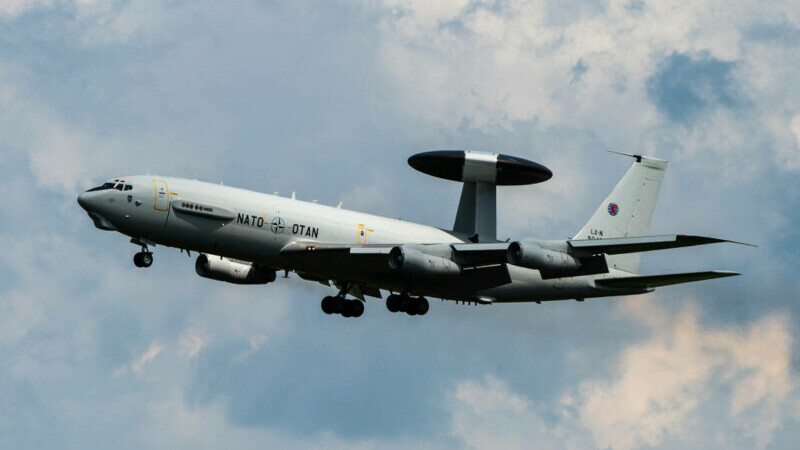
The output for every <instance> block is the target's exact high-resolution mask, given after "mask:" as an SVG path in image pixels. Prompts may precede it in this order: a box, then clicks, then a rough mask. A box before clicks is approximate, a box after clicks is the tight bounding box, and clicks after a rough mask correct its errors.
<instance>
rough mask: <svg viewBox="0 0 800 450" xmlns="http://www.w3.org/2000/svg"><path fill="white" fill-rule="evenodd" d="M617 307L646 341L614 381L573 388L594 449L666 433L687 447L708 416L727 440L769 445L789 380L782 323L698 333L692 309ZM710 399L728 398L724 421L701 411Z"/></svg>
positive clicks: (769, 320) (646, 441)
mask: <svg viewBox="0 0 800 450" xmlns="http://www.w3.org/2000/svg"><path fill="white" fill-rule="evenodd" d="M625 309H626V311H627V312H628V313H629V314H630V315H631V317H632V318H633V319H635V320H641V321H643V322H644V323H646V324H647V325H648V326H650V327H651V330H652V333H653V336H652V338H651V339H650V340H648V341H647V342H644V343H640V344H634V345H631V346H629V347H628V348H626V349H625V350H624V351H623V352H622V354H621V356H620V359H619V367H618V369H617V370H618V373H619V375H618V376H617V377H615V378H612V379H610V380H609V379H600V380H588V381H585V382H583V383H581V385H580V387H579V401H578V404H579V406H578V411H579V417H580V420H581V423H582V424H584V425H585V426H586V427H587V428H588V429H590V430H591V432H592V435H593V436H594V439H595V442H596V443H597V445H598V446H600V447H614V448H621V449H627V448H636V447H642V446H657V445H660V444H663V443H664V442H665V439H666V438H667V437H668V436H669V438H670V439H678V441H679V442H680V441H683V440H685V442H693V440H694V439H697V438H698V436H693V435H692V433H693V432H694V430H696V429H698V428H700V429H706V428H707V427H709V426H712V425H711V423H708V422H707V423H705V424H704V426H702V427H698V426H692V424H693V423H695V422H696V421H698V420H706V421H709V422H711V421H712V420H714V419H716V421H719V422H727V423H728V426H727V428H728V429H729V433H730V434H729V435H728V438H729V439H731V441H732V442H739V443H740V444H741V443H745V442H751V443H753V444H755V445H756V446H757V447H761V448H763V447H764V446H766V445H767V444H769V442H770V440H771V437H772V435H773V433H774V431H775V430H776V429H777V428H778V427H780V426H781V424H782V423H783V420H784V417H785V414H784V412H785V411H784V409H785V408H786V407H787V406H788V402H789V400H790V393H792V392H793V390H794V389H796V382H797V380H796V379H795V376H794V374H793V373H792V369H791V364H790V361H791V358H792V347H791V342H792V338H791V334H790V330H789V327H788V325H787V323H786V321H785V320H784V319H782V318H781V317H780V316H777V315H770V316H767V317H764V318H761V319H759V320H757V321H755V322H753V323H751V324H749V325H748V326H747V327H746V328H744V329H737V328H732V327H726V328H705V327H703V326H702V325H701V324H700V322H699V317H698V316H699V313H698V312H697V311H696V310H695V309H694V308H693V307H686V308H684V309H683V310H682V311H680V312H678V313H676V314H669V313H667V312H666V311H665V310H664V309H663V308H660V307H659V306H658V304H657V303H656V302H655V301H653V300H645V301H641V300H630V301H627V302H626V303H625ZM717 396H721V397H722V398H725V397H728V398H727V403H728V408H727V411H726V415H727V417H716V418H713V417H709V416H707V415H705V414H704V413H705V412H707V411H708V408H707V406H708V405H709V404H711V403H712V402H713V401H714V400H716V398H715V397H717ZM695 442H696V441H695Z"/></svg>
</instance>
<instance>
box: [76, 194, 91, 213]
mask: <svg viewBox="0 0 800 450" xmlns="http://www.w3.org/2000/svg"><path fill="white" fill-rule="evenodd" d="M88 197H89V193H87V192H84V193H83V194H81V195H79V196H78V204H79V205H81V208H83V209H85V210H87V211H88V210H89V199H88Z"/></svg>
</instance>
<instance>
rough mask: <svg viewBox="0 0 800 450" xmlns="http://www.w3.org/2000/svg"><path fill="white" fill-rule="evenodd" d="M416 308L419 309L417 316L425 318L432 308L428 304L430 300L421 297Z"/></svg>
mask: <svg viewBox="0 0 800 450" xmlns="http://www.w3.org/2000/svg"><path fill="white" fill-rule="evenodd" d="M415 303H416V307H417V314H419V315H420V316H424V315H425V314H427V313H428V310H429V309H430V308H431V305H430V304H429V303H428V299H426V298H425V297H420V298H418V299H417V301H416V302H415Z"/></svg>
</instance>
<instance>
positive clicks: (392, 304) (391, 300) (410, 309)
mask: <svg viewBox="0 0 800 450" xmlns="http://www.w3.org/2000/svg"><path fill="white" fill-rule="evenodd" d="M386 309H388V310H389V311H391V312H404V313H406V314H408V315H409V316H424V315H425V313H427V312H428V309H430V305H429V304H428V300H427V299H426V298H425V297H409V296H408V295H405V294H403V295H396V294H392V295H390V296H389V297H387V298H386Z"/></svg>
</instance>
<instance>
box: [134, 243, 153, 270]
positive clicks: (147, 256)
mask: <svg viewBox="0 0 800 450" xmlns="http://www.w3.org/2000/svg"><path fill="white" fill-rule="evenodd" d="M131 243H133V244H138V245H140V246H141V247H142V251H140V252H139V253H137V254H135V255H133V265H134V266H136V267H150V266H152V265H153V252H151V251H150V249H149V248H147V244H145V243H144V242H142V241H140V240H139V239H136V238H134V239H131Z"/></svg>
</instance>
